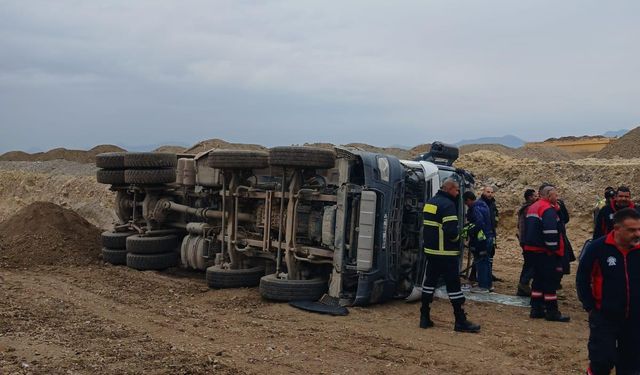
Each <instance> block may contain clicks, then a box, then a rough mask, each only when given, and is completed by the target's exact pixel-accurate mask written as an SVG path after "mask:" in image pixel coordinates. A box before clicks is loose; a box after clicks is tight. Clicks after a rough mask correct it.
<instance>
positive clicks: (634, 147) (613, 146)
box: [594, 126, 640, 159]
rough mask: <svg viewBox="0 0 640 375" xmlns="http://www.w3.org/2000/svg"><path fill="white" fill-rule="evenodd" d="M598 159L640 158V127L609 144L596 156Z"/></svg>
mask: <svg viewBox="0 0 640 375" xmlns="http://www.w3.org/2000/svg"><path fill="white" fill-rule="evenodd" d="M594 157H596V158H606V159H610V158H615V157H621V158H637V157H640V126H639V127H637V128H635V129H632V130H631V131H629V132H628V133H626V134H625V135H623V136H622V137H620V138H618V139H616V140H614V141H613V142H611V143H609V144H608V145H607V146H606V147H605V148H603V149H602V150H600V151H599V152H598V153H596V154H595V155H594Z"/></svg>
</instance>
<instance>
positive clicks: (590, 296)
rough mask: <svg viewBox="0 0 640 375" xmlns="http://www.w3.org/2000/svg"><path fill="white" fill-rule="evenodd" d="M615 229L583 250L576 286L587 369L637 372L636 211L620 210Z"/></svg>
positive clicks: (639, 272)
mask: <svg viewBox="0 0 640 375" xmlns="http://www.w3.org/2000/svg"><path fill="white" fill-rule="evenodd" d="M613 222H614V225H613V231H611V232H610V233H609V234H607V235H606V236H604V237H600V238H598V239H597V240H594V241H592V242H591V243H590V244H589V245H588V246H587V247H586V248H585V250H584V252H583V255H582V258H580V264H579V265H578V272H577V274H576V290H577V292H578V298H579V299H580V301H581V302H582V306H583V307H584V309H585V310H586V311H588V312H589V329H590V334H589V344H588V348H589V369H588V370H587V374H590V375H602V374H609V373H610V372H611V369H612V368H613V367H614V366H615V368H616V374H618V375H623V374H624V375H630V374H636V375H637V374H640V355H639V353H640V214H638V212H637V211H636V210H635V209H633V208H623V209H621V210H618V211H617V212H616V213H615V214H614V216H613Z"/></svg>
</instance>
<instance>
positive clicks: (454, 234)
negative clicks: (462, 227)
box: [422, 190, 460, 256]
mask: <svg viewBox="0 0 640 375" xmlns="http://www.w3.org/2000/svg"><path fill="white" fill-rule="evenodd" d="M422 211H423V212H422V217H423V222H422V223H423V235H424V252H425V254H427V255H439V256H458V255H460V249H459V244H460V236H459V233H458V210H457V206H456V200H455V198H454V197H452V196H451V195H449V194H447V193H445V192H444V191H442V190H439V191H438V192H437V193H436V195H435V196H433V198H431V199H429V200H428V201H427V203H425V205H424V209H423V210H422Z"/></svg>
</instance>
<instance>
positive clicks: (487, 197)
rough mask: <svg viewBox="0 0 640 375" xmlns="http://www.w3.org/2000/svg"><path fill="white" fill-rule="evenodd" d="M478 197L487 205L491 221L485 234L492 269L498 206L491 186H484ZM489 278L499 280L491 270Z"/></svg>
mask: <svg viewBox="0 0 640 375" xmlns="http://www.w3.org/2000/svg"><path fill="white" fill-rule="evenodd" d="M480 198H481V199H482V200H483V201H484V203H486V204H487V207H489V220H490V221H491V231H489V233H486V235H487V246H488V249H489V262H490V263H491V265H492V267H491V269H492V270H493V256H494V255H495V253H496V235H497V229H498V215H499V212H498V206H496V199H495V198H494V191H493V187H491V186H485V187H484V189H482V194H481V197H480ZM472 273H473V271H472ZM491 279H492V280H493V281H501V280H500V279H498V278H497V277H495V276H494V275H493V272H492V273H491Z"/></svg>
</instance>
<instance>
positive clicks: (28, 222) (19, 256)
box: [0, 202, 101, 267]
mask: <svg viewBox="0 0 640 375" xmlns="http://www.w3.org/2000/svg"><path fill="white" fill-rule="evenodd" d="M100 232H101V231H100V229H98V228H96V227H95V226H93V225H91V224H90V223H89V222H88V221H86V220H85V219H83V218H82V217H81V216H80V215H78V214H77V213H76V212H74V211H72V210H69V209H66V208H62V207H60V206H58V205H56V204H53V203H50V202H35V203H32V204H30V205H28V206H27V207H24V208H23V209H21V210H20V211H18V212H17V213H16V214H15V215H14V216H12V217H11V218H9V219H8V220H5V221H3V222H2V223H0V265H1V266H2V267H31V266H37V265H61V264H62V265H86V264H91V263H97V262H98V261H99V254H100Z"/></svg>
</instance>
